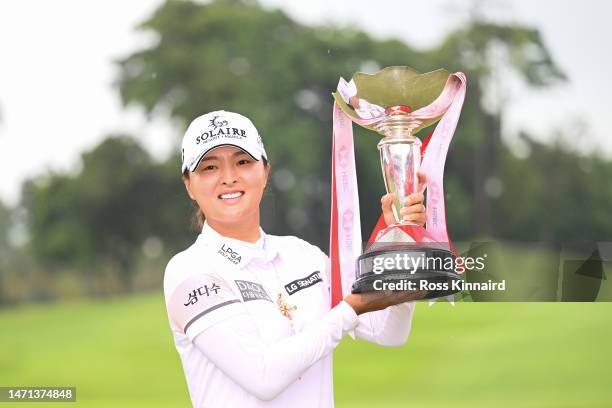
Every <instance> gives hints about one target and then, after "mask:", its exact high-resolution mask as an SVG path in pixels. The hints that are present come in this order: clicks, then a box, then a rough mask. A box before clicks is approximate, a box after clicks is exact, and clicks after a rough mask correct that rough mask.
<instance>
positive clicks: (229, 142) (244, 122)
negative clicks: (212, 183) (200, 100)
mask: <svg viewBox="0 0 612 408" xmlns="http://www.w3.org/2000/svg"><path fill="white" fill-rule="evenodd" d="M221 146H234V147H237V148H239V149H242V150H243V151H244V152H245V153H247V154H248V155H249V156H251V157H252V158H253V159H254V160H260V159H261V158H262V157H263V158H264V159H266V160H267V159H268V157H267V155H266V150H265V149H264V145H263V141H262V140H261V136H259V132H257V129H256V128H255V125H253V122H251V120H250V119H249V118H246V117H244V116H242V115H240V114H238V113H234V112H227V111H224V110H219V111H214V112H209V113H206V114H204V115H202V116H198V117H197V118H195V119H194V120H193V121H192V122H191V124H190V125H189V127H188V128H187V131H186V132H185V136H184V137H183V143H182V146H181V147H182V149H181V160H182V162H183V164H182V166H181V173H184V172H185V170H189V171H194V170H195V169H196V168H197V167H198V164H200V161H202V158H203V157H204V156H205V155H206V154H207V153H208V152H210V151H211V150H213V149H215V148H217V147H221Z"/></svg>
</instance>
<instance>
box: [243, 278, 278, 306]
mask: <svg viewBox="0 0 612 408" xmlns="http://www.w3.org/2000/svg"><path fill="white" fill-rule="evenodd" d="M234 282H236V286H237V287H238V290H239V291H240V294H241V295H242V300H244V301H245V302H248V301H250V300H267V301H268V302H272V299H270V296H269V295H268V292H266V290H265V289H264V287H263V286H261V285H260V284H259V283H255V282H249V281H245V280H235V281H234Z"/></svg>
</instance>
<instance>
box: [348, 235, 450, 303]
mask: <svg viewBox="0 0 612 408" xmlns="http://www.w3.org/2000/svg"><path fill="white" fill-rule="evenodd" d="M456 260H457V257H456V256H455V254H454V253H453V252H452V251H451V248H450V245H449V244H445V243H439V242H436V241H435V240H434V239H433V237H431V236H430V235H429V233H428V232H427V231H426V230H425V229H424V228H423V227H420V226H418V225H402V224H396V225H392V226H390V227H388V228H386V229H385V230H383V231H381V232H380V233H379V234H378V236H377V238H376V240H375V241H374V242H373V243H371V244H369V245H368V247H367V248H366V251H365V252H364V253H363V254H362V255H360V256H359V257H358V258H357V271H356V280H355V282H354V283H353V285H352V288H351V292H352V293H367V292H372V291H378V290H395V291H425V295H424V296H423V297H421V298H420V299H433V298H438V297H443V296H448V295H451V294H453V293H457V292H460V291H461V282H462V279H461V277H460V276H459V274H458V273H457V272H455V268H454V266H455V265H456Z"/></svg>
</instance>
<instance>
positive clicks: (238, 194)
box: [219, 191, 244, 200]
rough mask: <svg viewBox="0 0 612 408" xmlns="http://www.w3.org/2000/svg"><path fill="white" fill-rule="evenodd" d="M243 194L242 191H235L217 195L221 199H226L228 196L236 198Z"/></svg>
mask: <svg viewBox="0 0 612 408" xmlns="http://www.w3.org/2000/svg"><path fill="white" fill-rule="evenodd" d="M243 194H244V192H242V191H238V192H236V193H227V194H221V195H220V196H219V198H220V199H222V200H227V199H230V198H238V197H240V196H241V195H243Z"/></svg>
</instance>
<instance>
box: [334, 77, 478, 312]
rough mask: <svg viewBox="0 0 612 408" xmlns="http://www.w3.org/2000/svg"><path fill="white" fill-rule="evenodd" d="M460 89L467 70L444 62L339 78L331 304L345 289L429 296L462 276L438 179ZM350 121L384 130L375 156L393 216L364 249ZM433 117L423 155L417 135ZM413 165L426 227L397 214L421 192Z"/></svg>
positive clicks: (456, 115)
mask: <svg viewBox="0 0 612 408" xmlns="http://www.w3.org/2000/svg"><path fill="white" fill-rule="evenodd" d="M465 90H466V78H465V75H464V74H463V73H461V72H457V73H450V72H448V71H446V70H444V69H439V70H436V71H432V72H428V73H424V74H420V73H419V72H417V71H416V70H414V69H412V68H410V67H405V66H397V67H387V68H384V69H382V70H381V71H379V72H377V73H376V74H373V75H369V74H363V73H357V74H355V75H354V76H353V78H352V79H351V80H350V81H349V82H347V81H346V80H344V79H343V78H340V81H339V83H338V89H337V91H336V92H334V93H333V97H334V100H335V103H334V112H333V119H334V133H333V156H332V214H331V223H330V258H331V267H332V303H333V304H336V303H337V302H339V301H340V300H341V299H342V298H343V296H344V295H347V294H348V293H351V292H352V293H363V292H370V291H373V290H381V289H382V290H385V289H391V290H412V291H417V290H419V291H420V292H421V293H422V294H423V295H422V296H423V297H422V298H427V299H431V298H437V297H442V296H447V295H450V294H452V293H455V292H458V289H456V287H457V286H455V285H453V282H457V281H460V276H459V275H458V274H457V273H456V272H455V270H454V265H455V263H456V259H457V255H456V252H455V250H454V247H453V246H452V243H451V242H450V237H449V236H448V232H447V228H446V213H445V205H444V190H443V183H442V178H443V173H444V162H445V160H446V154H447V152H448V147H449V145H450V142H451V140H452V137H453V133H454V131H455V128H456V126H457V122H458V120H459V116H460V113H461V108H462V106H463V101H464V99H465ZM352 123H356V124H358V125H360V126H362V127H365V128H367V129H369V130H372V131H374V132H377V133H378V134H380V135H382V136H383V137H382V139H381V140H380V142H379V143H378V150H379V156H380V163H381V168H382V174H383V179H384V182H385V187H386V190H387V193H390V194H392V195H393V198H394V201H393V213H394V216H395V220H396V222H395V223H394V224H393V225H388V226H386V228H383V229H381V230H380V231H379V232H378V234H377V235H376V238H375V239H374V241H373V242H370V243H368V245H366V247H365V249H364V251H363V253H362V251H361V243H362V240H361V226H360V218H359V196H358V192H357V178H356V169H355V158H354V146H353V132H352ZM435 123H437V125H436V127H435V129H434V131H433V132H432V134H431V135H430V136H429V137H428V138H427V139H426V145H427V146H426V149H425V152H424V154H423V155H421V150H422V142H421V140H420V139H419V137H418V136H417V134H418V132H419V131H421V130H422V129H424V128H427V127H429V126H431V125H433V124H435ZM418 172H422V173H424V174H425V175H426V180H427V185H426V188H427V190H426V192H427V205H426V207H427V224H426V227H425V228H423V227H421V226H419V225H416V224H414V223H410V222H406V221H403V220H401V216H400V208H402V207H403V206H404V200H405V198H406V197H408V196H409V195H410V194H412V193H414V192H418V191H419V188H420V186H419V178H418V177H417V173H418ZM410 282H412V283H410ZM423 289H426V290H423Z"/></svg>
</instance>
